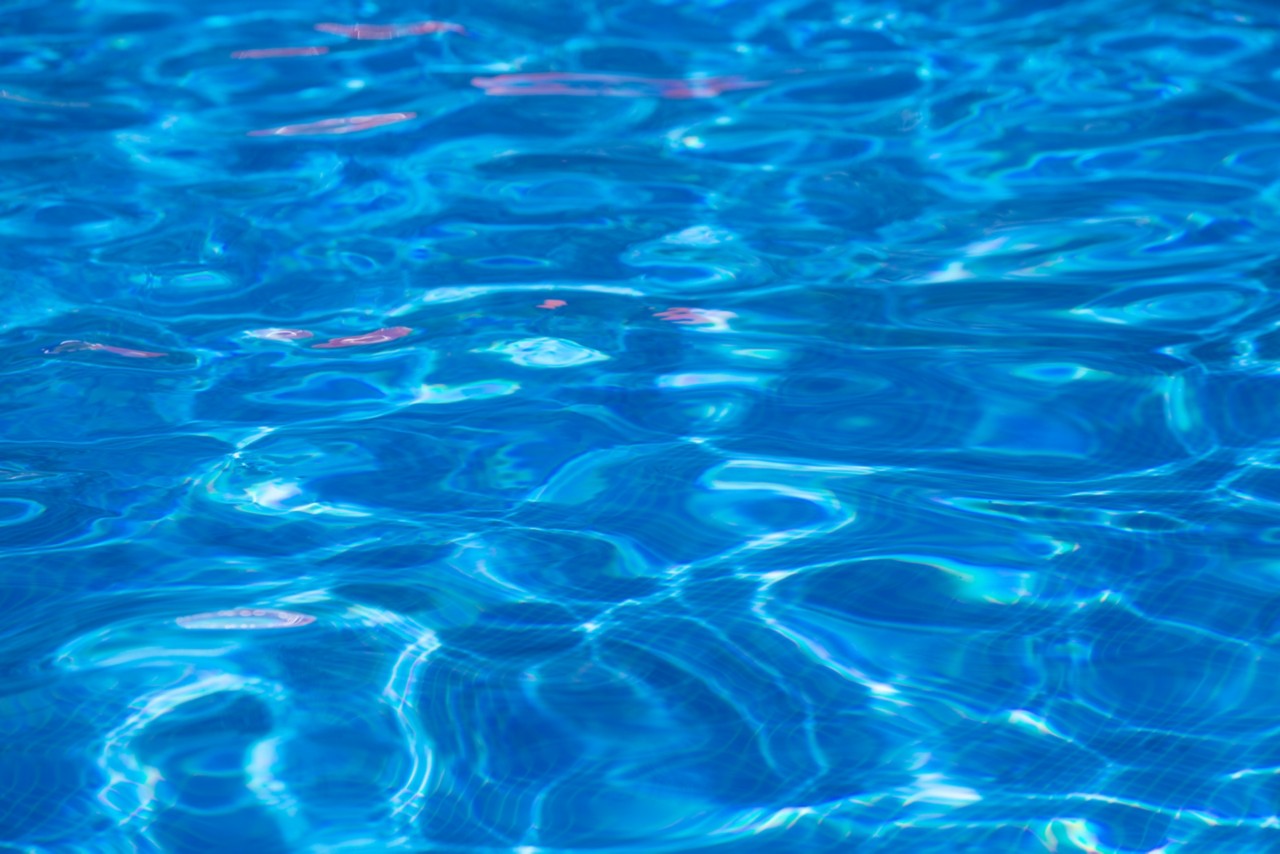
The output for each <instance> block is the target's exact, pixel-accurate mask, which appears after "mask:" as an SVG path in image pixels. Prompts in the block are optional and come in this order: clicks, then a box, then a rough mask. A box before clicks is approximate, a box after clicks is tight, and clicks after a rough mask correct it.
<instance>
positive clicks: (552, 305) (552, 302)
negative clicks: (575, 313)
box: [536, 299, 568, 310]
mask: <svg viewBox="0 0 1280 854" xmlns="http://www.w3.org/2000/svg"><path fill="white" fill-rule="evenodd" d="M566 305H568V303H567V302H565V301H564V300H562V299H544V300H543V301H542V302H541V303H539V304H538V305H537V306H536V307H537V308H545V309H550V310H555V309H557V308H564V307H565V306H566Z"/></svg>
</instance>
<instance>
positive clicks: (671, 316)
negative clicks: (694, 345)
mask: <svg viewBox="0 0 1280 854" xmlns="http://www.w3.org/2000/svg"><path fill="white" fill-rule="evenodd" d="M705 311H706V309H701V308H685V307H683V306H677V307H675V308H669V309H667V310H666V311H660V312H658V313H656V314H655V315H654V317H657V318H661V319H662V320H669V321H671V322H672V323H685V324H689V323H715V320H714V319H713V318H710V317H707V315H706V314H705Z"/></svg>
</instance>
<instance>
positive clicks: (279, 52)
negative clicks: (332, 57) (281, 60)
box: [231, 46, 329, 59]
mask: <svg viewBox="0 0 1280 854" xmlns="http://www.w3.org/2000/svg"><path fill="white" fill-rule="evenodd" d="M328 52H329V48H327V47H321V46H315V47H264V48H259V49H258V50H237V51H236V52H235V53H233V54H231V58H232V59H276V58H278V57H282V56H321V55H323V54H326V53H328Z"/></svg>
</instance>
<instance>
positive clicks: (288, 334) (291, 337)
mask: <svg viewBox="0 0 1280 854" xmlns="http://www.w3.org/2000/svg"><path fill="white" fill-rule="evenodd" d="M245 334H246V335H252V336H253V337H254V338H263V339H266V340H267V341H297V340H298V339H299V338H314V337H315V336H316V334H315V333H314V332H310V331H308V330H306V329H250V330H249V331H248V332H246V333H245Z"/></svg>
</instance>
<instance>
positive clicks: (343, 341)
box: [311, 326, 413, 350]
mask: <svg viewBox="0 0 1280 854" xmlns="http://www.w3.org/2000/svg"><path fill="white" fill-rule="evenodd" d="M412 331H413V330H412V329H410V328H409V327H407V326H388V327H386V328H384V329H375V330H374V331H373V332H366V333H365V334H363V335H348V336H346V337H344V338H330V339H329V340H328V341H322V342H320V343H319V344H312V345H311V347H312V349H315V350H334V349H337V348H338V347H367V346H368V345H370V344H382V343H384V342H386V341H394V340H395V339H397V338H403V337H404V336H406V335H408V334H409V333H410V332H412Z"/></svg>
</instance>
